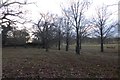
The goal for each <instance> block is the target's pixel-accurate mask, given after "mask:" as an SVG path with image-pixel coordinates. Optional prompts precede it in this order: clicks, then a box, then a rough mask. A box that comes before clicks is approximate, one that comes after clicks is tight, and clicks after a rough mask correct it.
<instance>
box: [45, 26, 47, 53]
mask: <svg viewBox="0 0 120 80" xmlns="http://www.w3.org/2000/svg"><path fill="white" fill-rule="evenodd" d="M45 48H46V52H48V25H47V24H46V39H45Z"/></svg>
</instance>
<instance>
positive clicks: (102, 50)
mask: <svg viewBox="0 0 120 80" xmlns="http://www.w3.org/2000/svg"><path fill="white" fill-rule="evenodd" d="M100 33H101V40H100V41H101V42H100V43H101V52H104V45H103V44H104V43H103V42H104V40H103V29H102V27H101V29H100Z"/></svg>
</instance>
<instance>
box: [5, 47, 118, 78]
mask: <svg viewBox="0 0 120 80" xmlns="http://www.w3.org/2000/svg"><path fill="white" fill-rule="evenodd" d="M107 46H108V45H107ZM71 47H72V46H71ZM98 48H99V46H98V47H97V46H90V45H84V46H83V49H82V51H81V54H80V55H76V54H75V52H74V50H73V49H70V50H69V51H68V52H66V51H65V50H61V51H58V50H53V49H50V50H49V52H45V50H44V49H38V48H26V49H25V48H20V47H19V48H18V47H17V48H16V49H15V48H3V78H5V77H8V78H11V77H14V78H17V77H33V78H34V77H41V78H43V77H46V78H59V77H63V78H64V77H65V78H117V77H118V52H117V48H116V47H115V49H111V51H110V50H109V49H107V48H106V49H105V52H104V53H101V52H100V51H99V49H98Z"/></svg>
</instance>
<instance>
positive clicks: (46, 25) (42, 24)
mask: <svg viewBox="0 0 120 80" xmlns="http://www.w3.org/2000/svg"><path fill="white" fill-rule="evenodd" d="M40 15H41V18H40V20H39V21H38V23H34V25H36V26H37V30H38V32H39V33H38V34H37V36H38V38H39V40H40V41H42V43H43V48H45V49H46V51H48V48H49V44H50V40H51V39H52V36H53V34H54V33H53V31H54V28H55V24H54V23H53V22H54V21H53V20H54V19H53V18H54V16H53V15H52V14H50V13H47V14H44V13H40Z"/></svg>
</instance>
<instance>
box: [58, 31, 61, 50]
mask: <svg viewBox="0 0 120 80" xmlns="http://www.w3.org/2000/svg"><path fill="white" fill-rule="evenodd" d="M60 34H61V33H60V30H59V33H58V35H59V36H58V37H59V39H58V50H60V45H61V38H60V36H61V35H60Z"/></svg>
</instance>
